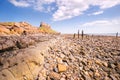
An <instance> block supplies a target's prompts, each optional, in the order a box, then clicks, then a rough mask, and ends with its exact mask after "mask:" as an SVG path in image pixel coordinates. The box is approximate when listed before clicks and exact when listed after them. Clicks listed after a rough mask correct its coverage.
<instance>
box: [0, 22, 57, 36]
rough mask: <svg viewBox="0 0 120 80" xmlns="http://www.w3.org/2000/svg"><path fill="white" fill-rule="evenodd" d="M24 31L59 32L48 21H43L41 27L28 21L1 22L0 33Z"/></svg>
mask: <svg viewBox="0 0 120 80" xmlns="http://www.w3.org/2000/svg"><path fill="white" fill-rule="evenodd" d="M23 32H26V33H28V34H34V33H57V32H56V31H54V30H52V29H51V27H50V26H49V25H48V24H46V23H41V26H40V28H38V27H34V26H32V25H30V24H29V23H27V22H1V23H0V35H11V34H15V35H21V34H23Z"/></svg>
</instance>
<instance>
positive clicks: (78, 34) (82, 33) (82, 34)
mask: <svg viewBox="0 0 120 80" xmlns="http://www.w3.org/2000/svg"><path fill="white" fill-rule="evenodd" d="M77 36H78V39H79V38H80V32H79V30H78V33H77ZM75 37H76V34H75V33H74V35H73V38H75ZM83 37H84V31H83V30H82V31H81V38H82V39H83Z"/></svg>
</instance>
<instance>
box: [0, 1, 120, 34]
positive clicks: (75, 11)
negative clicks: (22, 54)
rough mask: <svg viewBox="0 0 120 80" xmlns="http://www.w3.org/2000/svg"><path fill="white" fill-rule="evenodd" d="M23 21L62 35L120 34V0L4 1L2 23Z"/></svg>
mask: <svg viewBox="0 0 120 80" xmlns="http://www.w3.org/2000/svg"><path fill="white" fill-rule="evenodd" d="M21 21H25V22H28V23H30V24H32V25H33V26H36V27H39V25H40V23H41V22H45V23H47V24H49V25H51V27H52V28H53V29H54V30H56V31H58V32H61V33H77V31H78V29H79V30H80V31H82V30H83V31H84V32H85V33H116V32H119V33H120V0H0V22H21Z"/></svg>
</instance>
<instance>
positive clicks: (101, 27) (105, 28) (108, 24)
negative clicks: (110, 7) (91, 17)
mask: <svg viewBox="0 0 120 80" xmlns="http://www.w3.org/2000/svg"><path fill="white" fill-rule="evenodd" d="M119 25H120V19H113V20H97V21H92V22H87V23H84V24H82V25H81V28H82V29H83V30H85V31H86V32H88V33H89V32H90V33H92V32H93V33H112V32H114V33H115V32H120V31H119V30H120V26H119Z"/></svg>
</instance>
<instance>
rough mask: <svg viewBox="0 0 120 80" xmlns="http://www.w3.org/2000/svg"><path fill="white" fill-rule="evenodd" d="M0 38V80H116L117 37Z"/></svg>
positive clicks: (119, 63) (119, 61) (119, 62)
mask: <svg viewBox="0 0 120 80" xmlns="http://www.w3.org/2000/svg"><path fill="white" fill-rule="evenodd" d="M0 38H1V39H0V40H1V41H0V44H1V45H0V80H120V37H114V36H89V35H86V36H84V38H83V39H82V38H81V36H80V37H79V39H78V38H77V37H76V38H73V35H62V34H61V35H50V34H33V35H22V36H4V37H3V36H1V37H0Z"/></svg>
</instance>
